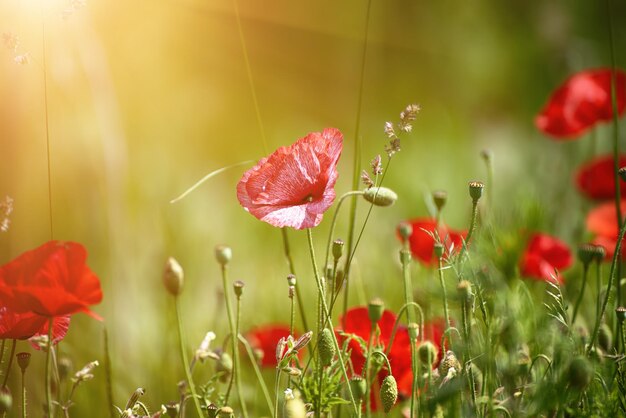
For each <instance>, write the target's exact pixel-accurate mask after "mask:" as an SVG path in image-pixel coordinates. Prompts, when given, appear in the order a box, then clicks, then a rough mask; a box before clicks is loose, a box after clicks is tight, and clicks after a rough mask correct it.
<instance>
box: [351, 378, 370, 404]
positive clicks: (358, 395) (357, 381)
mask: <svg viewBox="0 0 626 418" xmlns="http://www.w3.org/2000/svg"><path fill="white" fill-rule="evenodd" d="M349 384H350V390H351V391H352V396H354V400H355V401H357V402H358V401H360V400H361V399H363V397H364V396H365V392H367V383H366V382H365V379H363V378H362V377H361V376H359V375H354V376H352V378H351V379H350V382H349Z"/></svg>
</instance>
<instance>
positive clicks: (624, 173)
mask: <svg viewBox="0 0 626 418" xmlns="http://www.w3.org/2000/svg"><path fill="white" fill-rule="evenodd" d="M617 172H618V174H619V176H620V178H621V179H622V181H626V167H622V168H620V169H619V170H617Z"/></svg>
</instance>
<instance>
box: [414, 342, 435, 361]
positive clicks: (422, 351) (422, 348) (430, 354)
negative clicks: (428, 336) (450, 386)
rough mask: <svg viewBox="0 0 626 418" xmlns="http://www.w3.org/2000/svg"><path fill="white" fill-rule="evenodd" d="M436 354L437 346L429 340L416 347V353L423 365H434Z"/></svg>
mask: <svg viewBox="0 0 626 418" xmlns="http://www.w3.org/2000/svg"><path fill="white" fill-rule="evenodd" d="M437 354H439V350H438V349H437V346H436V345H435V344H433V343H431V342H430V341H424V342H423V343H421V344H420V345H419V347H417V355H418V357H419V359H420V362H421V363H422V364H424V365H430V367H432V366H434V364H435V362H436V361H437Z"/></svg>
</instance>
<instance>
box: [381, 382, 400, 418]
mask: <svg viewBox="0 0 626 418" xmlns="http://www.w3.org/2000/svg"><path fill="white" fill-rule="evenodd" d="M380 400H381V402H382V404H383V409H384V410H385V413H388V412H389V411H391V408H393V406H394V405H395V404H396V401H397V400H398V384H397V383H396V379H395V378H394V377H393V376H392V375H387V377H385V378H384V379H383V384H382V385H381V386H380Z"/></svg>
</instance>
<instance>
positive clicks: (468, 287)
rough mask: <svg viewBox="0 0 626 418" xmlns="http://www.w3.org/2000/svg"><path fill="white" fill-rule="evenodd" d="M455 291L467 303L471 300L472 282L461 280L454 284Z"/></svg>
mask: <svg viewBox="0 0 626 418" xmlns="http://www.w3.org/2000/svg"><path fill="white" fill-rule="evenodd" d="M456 291H457V292H458V294H459V298H460V299H461V300H464V301H465V302H467V303H470V302H471V301H472V296H473V293H472V284H471V283H470V282H469V281H467V280H461V281H460V282H459V284H457V285H456Z"/></svg>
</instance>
